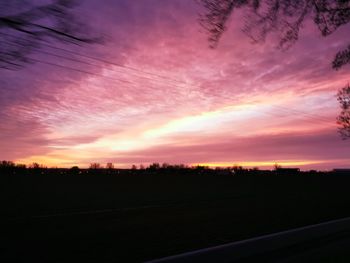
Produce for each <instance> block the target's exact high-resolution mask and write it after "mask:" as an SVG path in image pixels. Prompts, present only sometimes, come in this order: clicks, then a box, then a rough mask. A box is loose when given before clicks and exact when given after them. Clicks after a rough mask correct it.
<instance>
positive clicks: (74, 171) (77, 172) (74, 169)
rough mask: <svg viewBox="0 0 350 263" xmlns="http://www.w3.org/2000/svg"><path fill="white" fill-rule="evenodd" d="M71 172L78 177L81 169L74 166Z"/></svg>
mask: <svg viewBox="0 0 350 263" xmlns="http://www.w3.org/2000/svg"><path fill="white" fill-rule="evenodd" d="M70 172H71V173H72V174H74V175H77V174H79V172H80V169H79V167H78V166H73V167H72V168H70Z"/></svg>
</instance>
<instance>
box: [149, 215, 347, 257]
mask: <svg viewBox="0 0 350 263" xmlns="http://www.w3.org/2000/svg"><path fill="white" fill-rule="evenodd" d="M349 248H350V218H344V219H338V220H333V221H329V222H325V223H321V224H316V225H311V226H306V227H301V228H297V229H292V230H288V231H283V232H279V233H275V234H270V235H264V236H261V237H256V238H251V239H247V240H243V241H238V242H233V243H229V244H225V245H221V246H215V247H211V248H205V249H201V250H197V251H192V252H188V253H184V254H180V255H175V256H171V257H166V258H163V259H158V260H153V261H149V262H147V263H187V262H192V263H195V262H202V263H206V262H218V263H219V262H220V263H226V262H227V263H234V262H237V263H238V262H239V263H244V262H283V263H294V262H295V263H296V262H349V260H350V249H349Z"/></svg>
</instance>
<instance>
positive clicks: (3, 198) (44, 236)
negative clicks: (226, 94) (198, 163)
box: [0, 174, 350, 262]
mask: <svg viewBox="0 0 350 263" xmlns="http://www.w3.org/2000/svg"><path fill="white" fill-rule="evenodd" d="M349 185H350V176H346V175H344V176H335V175H328V176H327V175H314V176H312V175H298V176H280V177H279V176H181V175H176V176H175V175H161V174H159V175H148V176H107V175H104V176H56V175H50V176H2V177H0V202H1V211H0V216H1V233H0V236H1V237H0V238H1V243H2V245H1V247H0V262H142V261H144V260H149V259H154V258H159V257H164V256H168V255H173V254H177V253H181V252H186V251H191V250H194V249H199V248H204V247H208V246H213V245H219V244H223V243H227V242H232V241H236V240H241V239H245V238H249V237H253V236H259V235H262V234H267V233H272V232H277V231H281V230H286V229H289V228H294V227H299V226H304V225H307V224H313V223H317V222H322V221H327V220H330V219H335V218H341V217H346V216H350V193H349V190H348V189H349Z"/></svg>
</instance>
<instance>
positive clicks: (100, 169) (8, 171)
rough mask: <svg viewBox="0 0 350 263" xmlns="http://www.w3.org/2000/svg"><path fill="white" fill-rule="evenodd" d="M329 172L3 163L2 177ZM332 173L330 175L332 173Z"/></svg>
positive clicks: (166, 165) (154, 165) (1, 164)
mask: <svg viewBox="0 0 350 263" xmlns="http://www.w3.org/2000/svg"><path fill="white" fill-rule="evenodd" d="M325 173H327V172H319V171H315V170H311V171H308V172H301V171H300V169H298V168H282V167H281V166H279V165H275V168H274V169H273V170H260V169H259V168H257V167H255V168H243V167H242V166H236V165H233V166H231V167H216V168H210V167H209V166H201V165H197V166H188V165H185V164H168V163H163V164H160V163H152V164H150V165H148V166H144V165H142V164H141V165H139V166H136V165H132V166H131V168H130V169H121V168H116V167H115V166H114V164H113V163H107V164H106V165H102V164H100V163H97V162H94V163H91V164H90V165H89V168H79V167H78V166H73V167H71V168H48V167H46V166H44V165H41V164H38V163H32V164H30V165H24V164H16V163H14V162H12V161H1V162H0V174H1V175H166V174H175V175H220V176H232V175H298V174H325ZM328 173H329V172H328Z"/></svg>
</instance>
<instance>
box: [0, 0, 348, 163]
mask: <svg viewBox="0 0 350 263" xmlns="http://www.w3.org/2000/svg"><path fill="white" fill-rule="evenodd" d="M76 11H77V13H79V14H80V15H81V19H83V20H84V21H85V20H86V21H88V23H89V24H90V25H91V27H92V28H93V29H94V30H96V32H98V33H99V34H102V35H105V36H106V39H107V42H106V44H104V45H93V46H84V47H78V46H74V45H62V44H60V45H58V47H60V48H64V49H68V50H71V51H73V52H75V53H76V54H75V55H73V54H72V53H66V52H64V51H62V50H57V49H50V48H45V47H44V49H42V50H44V51H46V52H50V53H54V54H56V55H60V56H65V57H69V58H73V59H79V60H84V61H85V63H78V62H73V61H69V60H66V59H63V58H58V57H54V56H51V55H48V54H43V53H35V54H32V55H31V57H32V58H35V59H39V60H41V61H44V62H48V63H54V64H57V65H62V66H64V67H58V66H53V65H48V64H43V63H35V64H32V65H29V66H27V67H26V68H24V69H21V70H18V71H5V70H1V71H0V85H1V93H0V136H1V140H0V149H1V151H0V159H5V160H13V161H16V162H21V163H27V164H28V163H32V162H39V163H43V164H46V165H48V166H63V167H70V166H73V165H79V166H81V167H87V166H88V165H89V163H91V162H101V163H102V164H104V163H106V162H113V163H115V165H116V166H117V167H130V166H131V165H132V164H144V165H147V164H149V163H151V162H168V163H185V164H189V165H192V164H208V165H212V166H230V165H233V164H241V165H243V166H259V167H262V168H265V167H266V168H271V167H272V165H273V164H274V163H279V164H282V166H293V167H300V168H302V169H311V168H312V169H330V168H335V167H349V166H350V141H349V140H348V141H343V140H341V138H340V136H339V135H338V133H337V125H336V121H335V119H336V116H337V114H338V113H339V106H338V104H337V100H336V93H337V90H338V89H340V88H342V87H344V86H345V85H346V84H347V83H348V81H349V79H350V78H349V69H350V67H349V65H347V66H344V67H343V68H342V69H341V70H339V71H334V70H332V69H331V61H332V59H333V57H334V55H335V53H336V52H337V51H338V50H340V49H343V48H344V47H346V46H347V44H348V42H347V40H348V37H347V36H349V35H350V27H349V26H344V27H342V28H340V29H339V30H338V31H336V32H335V33H334V34H333V35H331V36H329V37H327V38H323V37H321V36H320V34H319V32H318V31H317V30H316V28H315V27H314V26H313V25H312V23H306V24H305V25H304V28H303V30H302V32H301V35H300V39H299V41H298V42H297V43H296V44H295V45H294V46H292V47H291V48H290V49H289V50H287V51H285V52H283V51H281V50H279V49H277V48H276V45H277V41H276V39H275V37H274V36H273V35H272V36H270V37H269V38H268V39H267V41H266V42H265V43H262V44H258V45H257V44H252V43H251V41H250V39H249V38H248V37H247V36H246V35H244V34H243V33H242V32H241V30H240V28H241V26H242V22H241V21H242V19H240V18H241V17H240V14H236V15H234V16H233V17H232V19H231V20H230V23H229V26H228V30H227V32H225V34H224V36H223V37H222V39H221V41H220V43H219V45H218V47H217V48H216V49H214V50H213V49H209V48H208V42H207V35H206V33H205V32H203V29H202V28H201V27H200V25H199V24H198V21H197V19H198V12H200V11H201V10H200V7H199V5H198V4H196V3H195V1H188V0H144V1H141V0H140V1H129V0H123V1H122V0H119V1H112V0H109V1H97V0H90V1H82V5H81V6H79V7H78V8H77V10H76ZM53 45H57V43H54V44H53ZM78 54H82V55H83V57H80V56H79V55H78ZM86 56H94V57H97V58H99V59H102V60H107V61H109V62H113V63H116V64H118V65H120V66H117V65H113V64H108V63H102V62H100V61H94V60H90V59H88V58H87V57H86ZM88 63H90V64H94V65H89V64H88ZM77 70H82V71H86V72H90V73H91V74H86V73H82V72H78V71H77Z"/></svg>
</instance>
